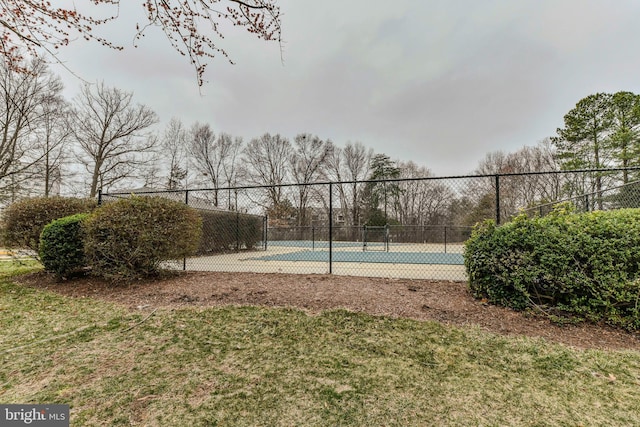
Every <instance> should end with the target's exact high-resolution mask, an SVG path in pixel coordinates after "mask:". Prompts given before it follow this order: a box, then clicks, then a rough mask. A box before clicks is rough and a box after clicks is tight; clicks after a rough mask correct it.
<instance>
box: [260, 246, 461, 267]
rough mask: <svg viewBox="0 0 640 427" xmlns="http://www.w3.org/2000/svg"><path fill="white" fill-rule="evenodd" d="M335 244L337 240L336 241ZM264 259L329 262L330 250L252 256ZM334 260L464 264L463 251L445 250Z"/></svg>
mask: <svg viewBox="0 0 640 427" xmlns="http://www.w3.org/2000/svg"><path fill="white" fill-rule="evenodd" d="M334 244H335V242H334ZM252 259H255V260H262V261H310V262H329V251H325V250H319V251H313V250H302V251H294V252H287V253H279V254H273V255H265V256H261V257H256V258H252ZM331 261H332V262H356V263H380V264H438V265H443V264H444V265H463V264H464V258H463V256H462V254H461V253H443V252H371V251H362V250H361V251H344V250H337V251H334V252H333V256H332V257H331Z"/></svg>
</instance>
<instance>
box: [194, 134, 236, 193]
mask: <svg viewBox="0 0 640 427" xmlns="http://www.w3.org/2000/svg"><path fill="white" fill-rule="evenodd" d="M241 144H242V139H240V138H235V139H234V138H233V137H232V136H231V135H229V134H226V133H221V134H220V135H218V136H217V137H216V135H215V134H214V133H213V131H212V130H211V127H210V126H209V125H208V124H200V123H195V124H194V125H193V127H192V128H191V132H190V136H189V144H188V147H189V148H188V149H189V154H190V157H191V162H192V164H193V165H194V167H195V168H196V170H197V171H198V173H199V174H200V175H202V176H203V177H205V179H204V181H205V182H206V184H207V185H210V186H211V187H212V189H213V193H212V194H213V200H212V202H213V205H214V206H219V204H220V200H219V189H220V188H222V187H223V186H227V187H229V186H230V185H231V184H232V182H234V180H235V177H236V172H235V171H236V166H235V161H236V157H237V154H238V151H239V149H240V146H241Z"/></svg>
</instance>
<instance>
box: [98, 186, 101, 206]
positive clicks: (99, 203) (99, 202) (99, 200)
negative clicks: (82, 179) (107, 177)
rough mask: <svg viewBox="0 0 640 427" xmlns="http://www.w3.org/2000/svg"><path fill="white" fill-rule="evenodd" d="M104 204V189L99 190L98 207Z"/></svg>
mask: <svg viewBox="0 0 640 427" xmlns="http://www.w3.org/2000/svg"><path fill="white" fill-rule="evenodd" d="M101 204H102V188H98V206H100V205H101Z"/></svg>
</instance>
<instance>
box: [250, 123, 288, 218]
mask: <svg viewBox="0 0 640 427" xmlns="http://www.w3.org/2000/svg"><path fill="white" fill-rule="evenodd" d="M242 153H243V159H244V166H245V173H246V175H247V179H248V180H249V182H250V183H251V184H255V185H268V186H270V187H269V188H267V189H266V191H267V199H268V200H267V202H266V206H265V207H267V208H268V209H271V210H272V211H273V212H278V211H279V209H280V208H281V207H282V206H284V204H283V202H284V197H283V189H282V187H280V185H282V184H284V183H285V182H286V179H287V177H288V159H289V158H290V157H291V143H290V142H289V140H288V139H287V138H284V137H282V136H280V135H279V134H276V135H270V134H268V133H265V134H264V135H262V136H261V137H259V138H254V139H252V140H251V141H249V143H248V144H247V145H246V147H245V148H244V150H243V152H242ZM276 215H279V214H276Z"/></svg>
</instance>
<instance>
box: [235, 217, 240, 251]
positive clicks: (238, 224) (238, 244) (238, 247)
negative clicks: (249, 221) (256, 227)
mask: <svg viewBox="0 0 640 427" xmlns="http://www.w3.org/2000/svg"><path fill="white" fill-rule="evenodd" d="M236 252H240V212H238V211H237V210H236Z"/></svg>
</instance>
